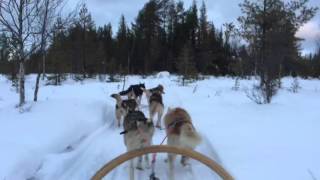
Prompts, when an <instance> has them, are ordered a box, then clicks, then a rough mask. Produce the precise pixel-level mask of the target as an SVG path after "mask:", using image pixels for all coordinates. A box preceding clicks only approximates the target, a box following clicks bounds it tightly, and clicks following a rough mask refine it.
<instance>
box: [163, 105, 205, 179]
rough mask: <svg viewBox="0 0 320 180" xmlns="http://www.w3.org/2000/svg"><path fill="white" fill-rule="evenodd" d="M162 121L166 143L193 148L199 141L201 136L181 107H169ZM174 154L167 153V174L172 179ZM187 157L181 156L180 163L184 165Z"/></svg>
mask: <svg viewBox="0 0 320 180" xmlns="http://www.w3.org/2000/svg"><path fill="white" fill-rule="evenodd" d="M164 123H165V127H166V132H167V137H168V140H167V144H168V145H171V146H179V147H183V148H189V149H194V148H195V147H196V146H197V145H199V144H200V143H201V137H200V135H199V134H198V133H197V131H196V129H195V128H194V126H193V124H192V120H191V117H190V115H189V114H188V112H187V111H186V110H184V109H182V108H179V107H178V108H174V109H169V110H168V112H167V114H166V115H165V117H164ZM175 158H176V155H175V154H170V153H169V154H168V161H169V176H170V180H174V160H175ZM187 160H188V157H185V156H182V157H181V164H182V165H183V166H186V165H187V164H188V162H187Z"/></svg>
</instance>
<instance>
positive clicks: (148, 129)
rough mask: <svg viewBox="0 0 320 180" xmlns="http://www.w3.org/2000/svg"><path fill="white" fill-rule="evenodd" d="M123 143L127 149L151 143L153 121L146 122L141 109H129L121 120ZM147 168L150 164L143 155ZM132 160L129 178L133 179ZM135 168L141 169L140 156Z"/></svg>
mask: <svg viewBox="0 0 320 180" xmlns="http://www.w3.org/2000/svg"><path fill="white" fill-rule="evenodd" d="M123 127H124V131H123V132H122V133H121V134H124V144H125V145H126V147H127V151H132V150H135V149H140V148H144V147H147V146H150V145H151V144H152V137H153V134H154V127H153V123H152V121H151V122H148V121H147V118H146V117H145V116H144V114H143V113H142V112H141V111H129V112H128V114H127V115H126V116H125V118H124V122H123ZM145 161H146V164H147V165H146V166H147V168H148V167H149V166H150V164H149V157H148V155H147V154H146V155H145ZM133 163H134V161H133V160H130V167H129V176H130V180H134V167H133V166H134V165H133ZM136 168H137V169H139V170H142V169H143V167H142V156H141V157H139V158H138V164H137V166H136Z"/></svg>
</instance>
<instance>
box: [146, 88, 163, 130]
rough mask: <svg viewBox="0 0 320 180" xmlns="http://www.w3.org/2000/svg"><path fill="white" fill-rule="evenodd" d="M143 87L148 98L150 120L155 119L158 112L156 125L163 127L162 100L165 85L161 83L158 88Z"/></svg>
mask: <svg viewBox="0 0 320 180" xmlns="http://www.w3.org/2000/svg"><path fill="white" fill-rule="evenodd" d="M141 89H142V90H143V92H144V93H145V94H146V97H147V99H148V103H149V117H150V121H153V117H154V116H155V114H157V115H158V120H157V123H156V127H157V128H160V129H161V117H162V115H163V111H164V105H163V100H162V94H164V92H163V86H162V85H159V86H157V87H156V88H152V89H144V88H141Z"/></svg>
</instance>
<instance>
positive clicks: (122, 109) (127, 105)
mask: <svg viewBox="0 0 320 180" xmlns="http://www.w3.org/2000/svg"><path fill="white" fill-rule="evenodd" d="M111 97H112V98H114V99H116V109H115V113H116V120H117V122H118V127H120V124H121V119H122V118H124V117H125V116H126V114H127V113H128V111H134V110H136V109H137V107H138V103H137V102H136V100H134V99H127V100H123V99H122V98H121V96H120V94H112V95H111Z"/></svg>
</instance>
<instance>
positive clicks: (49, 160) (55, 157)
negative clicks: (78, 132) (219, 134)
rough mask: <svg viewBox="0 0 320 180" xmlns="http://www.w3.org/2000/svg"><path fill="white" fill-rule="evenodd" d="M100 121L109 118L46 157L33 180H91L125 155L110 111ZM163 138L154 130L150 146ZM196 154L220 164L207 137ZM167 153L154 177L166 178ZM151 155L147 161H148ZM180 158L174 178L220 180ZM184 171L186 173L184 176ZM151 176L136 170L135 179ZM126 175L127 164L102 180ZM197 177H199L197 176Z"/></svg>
mask: <svg viewBox="0 0 320 180" xmlns="http://www.w3.org/2000/svg"><path fill="white" fill-rule="evenodd" d="M142 110H143V111H144V113H145V114H148V113H147V106H146V105H142ZM102 118H103V119H108V121H106V122H105V124H104V125H103V126H102V127H100V128H99V129H97V130H96V131H94V132H93V133H91V134H90V135H88V136H87V137H85V138H82V141H81V142H78V143H77V144H73V145H71V146H70V147H71V148H70V149H69V150H67V151H65V152H62V153H58V154H52V155H49V156H47V157H46V159H45V160H44V162H43V163H42V166H41V168H40V169H39V170H38V172H37V173H36V175H35V176H34V179H36V180H38V179H39V180H40V179H41V180H51V179H61V180H67V179H74V180H76V179H77V180H81V179H83V180H85V179H90V177H92V176H93V174H94V173H95V172H96V171H97V170H99V168H101V167H102V166H103V165H104V164H105V163H106V162H108V161H110V160H111V159H113V158H115V157H116V156H118V155H120V154H122V153H124V152H126V149H125V146H124V144H123V137H122V136H121V135H120V134H119V132H121V130H122V129H121V128H116V127H115V123H114V122H115V118H114V110H109V111H108V112H105V113H103V116H102ZM164 137H165V131H163V130H159V129H156V131H155V135H154V137H153V144H160V142H161V141H162V140H163V138H164ZM203 139H204V141H203V143H202V145H201V146H199V148H198V149H197V151H199V152H201V153H203V154H205V155H207V156H209V157H211V158H212V159H215V160H216V161H217V162H219V161H220V160H219V158H218V156H217V154H216V152H215V150H214V148H213V147H212V145H211V144H210V142H209V141H208V140H207V138H206V137H204V138H203ZM166 156H167V155H166V154H158V155H157V163H156V167H157V168H156V175H157V177H159V178H160V179H167V174H168V170H167V164H166V163H165V159H166ZM151 158H152V157H151V154H150V155H149V159H150V160H151ZM179 161H180V158H179V156H178V158H177V161H176V176H177V177H180V179H182V180H183V179H185V180H191V179H194V180H197V179H201V177H202V176H203V174H207V175H209V177H212V178H213V179H219V178H218V176H217V175H215V174H214V173H212V172H211V171H210V170H209V169H206V167H205V166H204V165H202V164H200V163H199V162H196V161H194V160H191V164H192V170H191V167H186V168H184V167H181V165H180V163H179ZM192 171H193V172H202V173H201V177H197V176H196V175H194V173H193V172H192ZM186 172H187V173H186ZM150 173H151V170H150V169H145V170H144V171H139V170H136V173H135V174H136V177H137V179H139V180H140V179H147V178H148V177H149V175H150ZM127 175H128V164H127V163H124V164H122V165H121V166H119V167H118V168H116V169H115V170H114V171H113V172H111V173H110V174H109V175H108V176H106V177H105V178H104V179H108V180H121V179H127V178H128V177H127ZM198 176H199V175H198Z"/></svg>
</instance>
